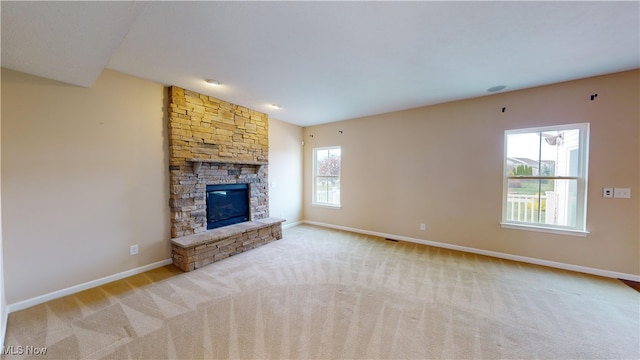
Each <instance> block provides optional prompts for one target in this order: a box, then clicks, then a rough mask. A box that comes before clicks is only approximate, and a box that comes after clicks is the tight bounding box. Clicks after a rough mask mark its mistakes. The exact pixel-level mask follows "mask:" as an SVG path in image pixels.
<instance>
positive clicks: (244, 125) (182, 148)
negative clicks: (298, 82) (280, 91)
mask: <svg viewBox="0 0 640 360" xmlns="http://www.w3.org/2000/svg"><path fill="white" fill-rule="evenodd" d="M168 107H169V108H168V113H169V172H170V175H169V180H170V200H169V202H170V203H169V206H170V208H171V237H172V238H177V237H182V236H186V235H190V234H197V233H201V232H204V231H206V229H207V221H206V199H205V192H206V186H207V185H208V184H240V183H248V184H249V189H250V209H251V210H250V211H251V214H250V220H259V219H264V218H267V217H268V216H269V192H268V186H267V184H268V165H267V163H268V157H269V139H268V115H266V114H263V113H260V112H257V111H254V110H250V109H247V108H245V107H242V106H238V105H234V104H231V103H228V102H226V101H222V100H218V99H216V98H213V97H210V96H206V95H202V94H199V93H196V92H194V91H190V90H185V89H182V88H179V87H176V86H171V87H170V88H169V105H168Z"/></svg>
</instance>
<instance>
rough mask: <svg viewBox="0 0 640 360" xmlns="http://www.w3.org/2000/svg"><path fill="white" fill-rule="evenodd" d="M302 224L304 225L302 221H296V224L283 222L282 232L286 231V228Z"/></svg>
mask: <svg viewBox="0 0 640 360" xmlns="http://www.w3.org/2000/svg"><path fill="white" fill-rule="evenodd" d="M303 223H304V222H303V221H296V222H292V223H290V222H288V221H287V222H283V223H282V230H284V229H288V228H292V227H294V226H298V225H300V224H303Z"/></svg>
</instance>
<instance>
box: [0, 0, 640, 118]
mask: <svg viewBox="0 0 640 360" xmlns="http://www.w3.org/2000/svg"><path fill="white" fill-rule="evenodd" d="M1 14H2V23H1V24H2V66H3V67H6V68H9V69H13V70H18V71H22V72H26V73H30V74H34V75H38V76H43V77H47V78H51V79H55V80H59V81H62V82H66V83H70V84H74V85H79V86H85V87H89V86H91V85H92V84H93V82H94V81H95V80H96V79H97V78H98V76H99V75H100V72H101V71H102V70H103V69H104V68H105V67H106V68H109V69H112V70H116V71H120V72H123V73H126V74H131V75H134V76H137V77H140V78H144V79H148V80H152V81H155V82H158V83H161V84H164V85H177V86H180V87H184V88H187V89H191V90H195V91H198V92H200V93H204V94H208V95H211V96H214V97H217V98H220V99H223V100H226V101H229V102H232V103H235V104H239V105H243V106H246V107H249V108H252V109H254V110H258V111H261V112H265V113H268V114H269V115H270V116H272V117H274V118H277V119H280V120H284V121H287V122H290V123H293V124H298V125H301V126H308V125H314V124H320V123H326V122H332V121H339V120H344V119H349V118H355V117H361V116H366V115H372V114H379V113H384V112H390V111H396V110H401V109H407V108H414V107H419V106H424V105H431V104H436V103H442V102H447V101H452V100H458V99H465V98H471V97H477V96H484V95H488V94H490V93H488V92H487V91H486V90H487V89H488V88H489V87H492V86H495V85H506V86H507V89H506V90H503V91H513V90H518V89H523V88H528V87H533V86H539V85H545V84H551V83H556V82H561V81H567V80H573V79H579V78H584V77H590V76H595V75H602V74H608V73H613V72H618V71H624V70H631V69H636V68H639V67H640V19H639V16H640V15H639V14H640V2H638V1H627V2H577V1H573V2H494V1H491V2H483V1H472V2H7V1H2V2H1ZM204 79H215V80H218V81H220V82H221V83H222V84H223V86H220V87H217V88H213V87H211V86H209V85H207V84H206V83H204V81H203V80H204ZM272 103H276V104H279V105H281V106H282V109H280V110H275V109H272V108H270V107H269V106H268V105H269V104H272Z"/></svg>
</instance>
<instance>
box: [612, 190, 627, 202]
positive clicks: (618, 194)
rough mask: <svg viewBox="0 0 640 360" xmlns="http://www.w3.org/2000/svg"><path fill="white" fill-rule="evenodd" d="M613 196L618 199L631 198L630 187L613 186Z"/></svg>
mask: <svg viewBox="0 0 640 360" xmlns="http://www.w3.org/2000/svg"><path fill="white" fill-rule="evenodd" d="M613 197H615V198H620V199H630V198H631V189H630V188H615V189H613Z"/></svg>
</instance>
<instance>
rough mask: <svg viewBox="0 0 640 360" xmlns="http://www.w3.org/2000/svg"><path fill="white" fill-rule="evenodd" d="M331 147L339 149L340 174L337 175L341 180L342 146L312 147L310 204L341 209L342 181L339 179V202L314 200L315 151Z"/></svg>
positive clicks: (331, 148) (330, 148)
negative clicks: (331, 202)
mask: <svg viewBox="0 0 640 360" xmlns="http://www.w3.org/2000/svg"><path fill="white" fill-rule="evenodd" d="M333 149H340V157H341V159H340V175H339V176H338V178H339V179H340V180H342V147H341V146H339V145H336V146H323V147H317V148H313V149H312V153H313V154H312V155H313V165H312V166H313V169H312V172H313V175H312V184H311V205H312V206H314V207H323V208H329V209H341V208H342V181H340V193H341V194H340V203H339V204H330V203H324V202H317V201H316V183H317V181H316V178H317V177H318V175H317V169H318V166H317V159H316V153H317V152H318V151H319V150H333Z"/></svg>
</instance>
